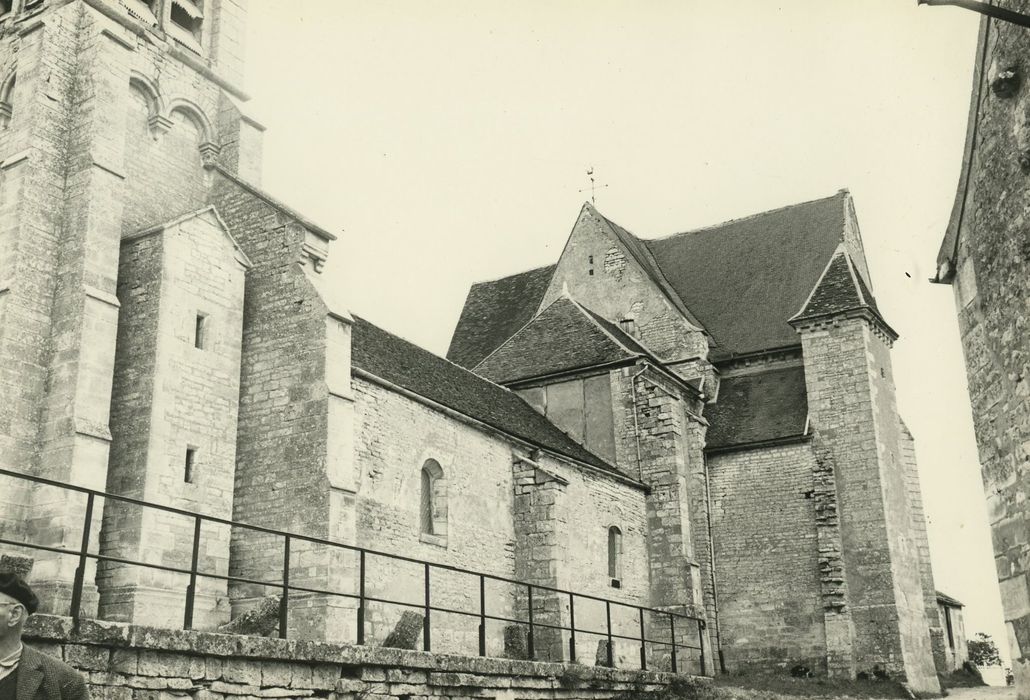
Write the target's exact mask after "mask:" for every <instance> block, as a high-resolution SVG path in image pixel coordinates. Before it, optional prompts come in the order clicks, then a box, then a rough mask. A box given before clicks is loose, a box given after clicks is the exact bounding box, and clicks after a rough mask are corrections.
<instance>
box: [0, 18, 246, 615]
mask: <svg viewBox="0 0 1030 700" xmlns="http://www.w3.org/2000/svg"><path fill="white" fill-rule="evenodd" d="M245 19H246V0H0V468H3V469H8V470H12V471H18V472H23V473H30V474H34V475H37V476H41V477H45V478H49V479H54V480H57V481H61V482H66V483H71V484H77V485H81V486H85V487H89V488H94V489H100V490H105V489H110V488H111V487H112V486H115V487H120V488H124V493H125V495H132V496H136V497H146V498H148V499H156V500H158V501H165V502H167V501H168V500H169V499H170V498H172V496H171V495H169V494H160V493H155V492H153V491H152V490H149V489H148V487H147V486H146V484H145V482H146V479H144V478H142V477H141V476H140V472H146V471H148V470H150V469H151V468H152V464H153V461H154V459H158V461H161V460H163V459H165V458H164V457H163V456H161V455H155V454H153V449H152V448H153V445H151V446H150V447H147V446H138V449H136V450H135V452H134V451H133V450H132V449H131V446H127V447H126V450H127V451H126V452H125V455H123V456H124V457H125V461H124V462H123V468H124V470H125V471H126V473H127V474H136V476H137V479H136V482H135V484H134V483H133V480H132V478H127V477H126V476H125V475H124V474H123V475H121V476H119V477H118V479H111V478H109V461H111V460H112V449H113V448H112V443H113V441H117V440H118V439H119V430H121V432H122V434H123V435H124V436H125V437H124V439H125V440H129V439H130V436H132V438H131V439H139V440H143V439H144V438H145V435H146V434H147V432H146V431H145V430H142V427H141V426H128V427H126V426H119V425H117V422H116V421H114V422H113V420H112V416H113V412H112V387H113V386H115V387H117V385H118V382H117V380H116V378H117V375H118V374H119V373H122V374H123V375H124V378H125V383H126V385H130V384H132V383H133V382H136V383H138V384H139V386H140V387H142V389H141V391H145V390H146V387H147V381H148V374H147V370H146V361H145V360H144V359H142V358H141V357H137V356H134V355H133V354H131V353H130V354H126V353H118V359H117V361H116V339H119V338H120V336H119V333H120V330H119V326H120V324H122V325H123V329H122V330H123V331H124V321H125V319H124V318H121V316H122V315H123V314H124V310H123V307H124V306H125V305H126V301H125V300H126V298H127V297H126V295H127V294H129V295H131V294H132V293H133V289H136V288H126V289H122V286H121V285H120V284H119V275H120V271H119V262H120V260H121V262H122V264H123V267H124V265H125V263H126V260H125V258H124V256H125V255H126V250H127V241H132V240H135V239H136V238H137V237H139V236H140V235H141V234H144V233H147V232H159V231H164V228H163V226H164V224H166V223H168V222H170V221H175V220H176V218H177V217H183V216H184V215H186V214H188V213H190V212H199V211H200V210H202V209H203V207H205V205H206V204H207V203H208V200H209V193H208V190H209V186H210V175H209V174H208V173H209V171H210V168H209V167H208V168H206V167H205V166H211V165H212V164H213V163H217V164H218V166H219V167H221V168H224V169H225V171H226V172H230V173H232V174H234V175H239V176H240V177H242V178H246V179H247V180H249V181H252V182H256V181H257V180H258V177H259V169H260V160H261V157H260V154H261V131H262V129H261V127H260V126H259V125H258V124H256V122H254V121H252V120H251V119H249V118H248V117H246V116H245V115H244V114H243V111H242V110H243V108H242V104H243V103H244V102H245V101H246V99H247V97H246V94H245V93H244V92H243V90H242V81H243V73H244V61H243V52H244V47H243V43H244V34H245ZM205 216H206V218H205V219H204V221H205V222H206V223H204V224H203V226H207V227H209V228H211V229H212V230H216V229H218V228H219V227H222V226H221V224H220V223H219V222H218V221H216V220H215V217H211V216H209V215H205ZM178 223H179V224H182V221H179V222H178ZM198 226H201V224H196V225H193V228H192V229H190V230H199V229H198V228H197V227H198ZM187 228H189V226H187ZM222 228H224V227H222ZM190 235H192V234H190ZM210 235H211V236H216V235H221V234H215V233H212V234H210ZM182 237H183V240H186V239H187V238H188V235H187V234H185V233H184V234H182ZM169 240H170V239H169ZM205 240H207V239H205ZM219 240H221V239H219ZM131 248H132V246H131V245H129V247H128V249H131ZM223 249H224V250H223ZM168 250H171V248H169V249H168ZM219 250H223V253H224V255H225V256H227V258H226V259H231V258H233V255H234V253H233V250H234V249H233V247H232V245H231V244H226V245H225V246H222V248H220V249H219ZM237 258H239V256H237ZM241 259H242V258H241ZM241 259H238V260H237V262H240V260H241ZM233 264H235V263H233V262H231V260H230V262H228V263H226V266H227V268H226V269H229V268H232V265H233ZM241 265H242V263H241ZM244 268H245V265H242V266H241V267H239V270H240V271H238V272H233V273H232V274H234V275H236V276H237V277H239V278H240V279H242V277H241V276H242V274H243V272H242V270H243V269H244ZM233 269H235V268H233ZM122 276H123V277H124V276H125V271H124V270H123V271H122ZM234 279H236V278H235V277H234ZM233 284H237V283H236V282H234V283H233ZM238 284H239V285H242V283H241V282H240V283H238ZM137 291H138V289H137ZM166 296H167V295H166ZM240 297H241V303H242V287H241V289H240ZM165 301H166V297H162V303H165ZM173 301H174V300H173ZM179 301H180V302H182V300H181V299H180V300H179ZM169 303H171V302H169ZM182 303H186V302H182ZM190 303H201V302H190ZM190 318H191V319H192V318H193V316H192V315H190ZM230 335H231V334H230ZM119 342H121V341H120V340H119ZM154 342H155V343H159V342H161V341H160V339H155V341H154ZM232 342H235V343H236V344H237V348H236V351H235V352H236V354H237V356H238V343H239V340H238V338H236V339H235V340H233V341H232ZM232 342H230V343H229V346H231V345H232ZM227 347H228V346H227ZM144 351H146V348H144V349H143V350H141V352H143V354H144V355H145V356H147V357H149V356H150V354H147V352H144ZM151 354H152V353H151ZM238 361H239V360H238V357H237V360H236V362H237V365H238ZM237 381H238V370H237ZM166 400H168V401H172V402H174V401H178V400H179V399H178V397H171V398H168V397H166ZM117 401H118V397H117V396H115V405H114V406H115V409H117ZM153 415H156V414H153ZM233 415H234V414H233ZM233 420H235V418H234V419H233ZM137 428H140V429H137ZM223 428H224V431H225V432H226V434H227V435H229V441H230V442H232V443H233V444H234V442H235V441H234V437H235V423H233V424H232V425H231V426H229V425H226V426H223ZM126 445H128V443H126ZM148 450H149V451H148ZM184 454H185V452H184ZM132 455H137V456H139V455H142V457H139V458H138V459H135V461H133V459H132V458H131V457H132ZM184 459H185V457H184ZM225 459H226V460H227V461H228V463H229V464H230V465H232V464H233V462H234V460H235V456H234V454H232V455H228V456H226V457H225ZM168 461H169V462H171V461H174V460H171V458H168ZM162 463H163V462H162ZM112 464H114V462H113V461H112ZM176 468H177V467H176ZM230 469H231V467H230ZM0 481H2V482H3V483H0V534H2V535H3V536H4V537H5V538H9V539H14V540H24V541H31V542H34V543H37V544H42V545H49V546H53V547H61V548H66V549H77V548H78V546H79V544H80V542H81V538H82V533H83V523H84V521H85V519H86V518H85V516H86V499H85V497H84V496H83V495H82V494H76V493H72V492H67V491H62V490H59V489H57V488H53V487H47V486H32V487H29V486H27V485H26V484H25V483H24V482H14V481H12V480H11V479H9V478H6V477H0ZM228 490H229V502H230V503H229V506H228V509H229V510H228V512H221V513H219V514H222V515H226V516H228V515H230V514H231V491H232V487H231V471H230V473H229V486H228ZM211 507H213V506H212V504H203V503H202V504H199V505H198V508H201V509H204V510H210V508H211ZM104 508H105V504H102V503H100V502H97V503H96V504H95V507H94V509H93V511H92V522H91V523H90V525H91V527H90V539H91V541H92V545H91V551H94V552H95V551H97V547H98V545H99V538H100V532H101V522H102V519H103V518H104V516H103V511H104ZM219 510H222V511H224V510H225V509H219ZM226 548H227V545H226ZM11 553H13V554H17V555H25V556H31V557H33V559H34V560H35V561H34V564H33V569H32V573H31V578H32V580H33V582H34V586H35V587H37V588H38V589H39V590H40V592H41V594H42V595H41V598H42V599H44V600H45V601H46V609H48V610H49V611H51V612H56V613H67V611H68V607H69V601H70V597H71V588H72V582H73V580H74V579H75V577H76V563H77V562H76V559H75V557H70V556H63V555H59V554H52V555H51V554H46V553H44V552H41V551H33V552H29V551H27V550H26V551H14V552H11ZM226 556H227V555H226ZM78 573H79V575H81V576H83V577H84V579H85V581H86V582H87V585H86V587H85V593H84V608H83V610H84V611H85V612H86V613H87V614H89V612H90V611H91V609H92V610H95V606H96V605H97V600H98V595H97V592H96V588H95V586H93V582H94V580H95V573H96V572H95V566H93V567H91V568H89V569H88V570H86V571H84V572H78Z"/></svg>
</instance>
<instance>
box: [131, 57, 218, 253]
mask: <svg viewBox="0 0 1030 700" xmlns="http://www.w3.org/2000/svg"><path fill="white" fill-rule="evenodd" d="M162 87H164V79H163V77H162ZM130 89H131V93H132V99H130V100H129V108H128V110H127V113H126V128H125V140H126V144H125V145H126V150H127V151H128V152H129V153H132V157H131V158H129V159H127V162H126V174H127V176H128V177H127V179H126V183H125V184H126V186H125V190H126V191H125V200H126V207H125V217H124V218H123V219H122V235H125V236H129V235H132V234H134V233H139V232H140V231H143V230H145V229H147V228H149V227H151V226H157V225H159V224H162V223H164V222H166V221H170V220H171V219H173V218H175V217H178V216H179V215H181V214H185V213H187V212H190V211H194V210H196V209H199V208H200V207H201V205H203V203H204V200H205V198H206V196H207V185H206V183H205V178H204V168H203V163H202V161H201V156H200V144H201V143H203V141H204V135H203V132H202V131H201V129H200V128H199V127H198V126H197V124H196V123H195V122H194V121H192V120H191V119H190V118H189V117H187V116H186V115H185V114H183V113H182V112H175V113H174V114H172V115H171V117H170V118H169V119H170V124H169V125H168V130H167V131H165V132H163V133H162V132H160V131H158V132H157V133H155V130H154V129H152V128H151V126H150V124H149V123H148V121H149V119H150V117H151V116H153V114H154V112H155V110H154V109H153V107H152V104H151V98H150V96H149V95H146V94H144V93H143V92H142V91H141V90H140V89H138V88H137V87H135V86H133V87H132V88H130Z"/></svg>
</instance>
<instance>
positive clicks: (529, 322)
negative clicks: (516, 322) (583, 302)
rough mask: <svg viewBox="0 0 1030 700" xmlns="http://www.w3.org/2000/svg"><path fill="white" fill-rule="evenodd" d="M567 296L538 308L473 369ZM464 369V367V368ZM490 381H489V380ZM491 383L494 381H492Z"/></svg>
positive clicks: (564, 294) (559, 297)
mask: <svg viewBox="0 0 1030 700" xmlns="http://www.w3.org/2000/svg"><path fill="white" fill-rule="evenodd" d="M563 289H564V290H565V291H566V292H567V291H568V290H567V289H566V288H565V287H563ZM567 296H568V295H567V294H566V293H562V294H559V295H558V296H557V297H556V298H555V300H554V301H552V302H551V303H550V304H548V305H547V306H545V307H544V308H542V309H537V311H536V313H535V314H533V315H532V316H531V317H530V318H529V320H528V321H526V322H525V323H523V324H522V326H521V327H519V329H518V330H517V331H515V332H514V333H512V334H511V335H509V336H508V337H507V338H505V339H504V342H503V343H501V344H500V345H498V346H497V347H496V348H494V349H493V350H491V351H490V353H489V354H488V355H486V357H484V358H483V359H482V360H480V361H479V362H477V363H476V365H475V367H473V368H472V369H476V367H481V366H482V365H483V363H484V362H486V361H487V360H489V359H490V358H491V357H493V356H494V355H496V354H497V353H498V352H499V351H500V350H501V348H503V347H504V346H505V345H507V344H508V343H510V342H511V341H512V340H513V339H514V338H515V336H517V335H519V334H520V333H522V331H524V330H526V329H527V328H529V326H530V324H532V323H533V321H535V320H536V319H537V317H539V316H540V314H542V313H543V312H545V311H547V310H548V309H549V308H551V307H552V306H554V305H555V304H557V303H558V302H559V301H561V300H562V299H565V298H566V297H567ZM568 298H569V299H571V298H572V297H571V296H568ZM448 362H450V360H448ZM463 369H464V368H463ZM466 371H468V372H472V370H466ZM472 374H476V373H475V372H472ZM476 376H477V377H479V376H481V375H479V374H476ZM488 381H489V380H488ZM491 383H492V382H491ZM497 386H502V385H501V384H498V385H497Z"/></svg>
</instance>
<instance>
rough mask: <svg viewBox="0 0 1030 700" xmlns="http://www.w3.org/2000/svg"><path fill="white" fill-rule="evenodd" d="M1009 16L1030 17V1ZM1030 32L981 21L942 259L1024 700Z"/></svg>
mask: <svg viewBox="0 0 1030 700" xmlns="http://www.w3.org/2000/svg"><path fill="white" fill-rule="evenodd" d="M1003 5H1004V7H1005V8H1006V9H1009V10H1013V11H1015V12H1021V13H1027V12H1028V11H1030V3H1028V2H1026V0H1008V1H1006V2H1004V3H1003ZM1028 56H1030V35H1028V34H1027V32H1026V29H1025V28H1023V27H1018V26H1016V25H1010V24H1007V23H1005V22H999V21H993V20H992V21H984V22H983V23H982V24H981V29H980V41H979V45H978V47H977V54H976V62H977V65H976V69H975V73H974V84H973V92H972V98H971V105H970V107H971V109H970V122H969V125H968V127H967V129H968V131H967V137H966V139H967V140H966V153H965V155H964V157H963V164H962V170H963V172H962V173H961V181H960V187H959V192H958V198H957V200H956V202H955V205H954V209H953V213H952V218H951V222H950V224H949V226H948V232H947V237H946V238H945V241H944V244H943V246H942V248H941V251H940V255H939V257H938V266H939V267H938V281H941V282H948V283H950V284H951V285H952V291H953V292H954V300H955V308H956V311H957V313H958V323H959V332H960V333H961V336H962V348H963V351H964V354H965V362H966V376H967V379H968V386H969V398H970V401H971V404H972V410H973V428H974V431H975V433H976V441H977V447H978V456H979V461H980V469H981V475H982V477H983V485H984V493H985V495H986V500H987V518H988V522H989V523H990V526H991V534H992V542H993V547H994V561H995V567H996V572H997V578H998V582H999V586H1000V589H1001V600H1002V609H1003V613H1004V618H1005V624H1006V628H1007V632H1008V640H1007V641H1008V644H1009V648H1010V651H1011V654H1012V658H1013V667H1012V670H1013V672H1014V674H1015V676H1016V685H1017V686H1018V687H1019V693H1020V695H1019V697H1020V698H1030V534H1028V533H1030V507H1028V505H1027V503H1028V501H1027V498H1026V497H1027V481H1028V479H1030V379H1028V377H1030V359H1028V354H1027V349H1028V348H1030V283H1028V280H1030V243H1028V237H1027V228H1026V201H1027V197H1028V194H1030V183H1028V181H1027V172H1028V170H1030V128H1028V124H1027V119H1026V114H1027V107H1028V104H1030V80H1028V79H1027V76H1028V69H1030V64H1028V61H1027V57H1028Z"/></svg>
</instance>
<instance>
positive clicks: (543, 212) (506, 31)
mask: <svg viewBox="0 0 1030 700" xmlns="http://www.w3.org/2000/svg"><path fill="white" fill-rule="evenodd" d="M977 21H978V16H977V15H974V14H973V13H971V12H968V11H965V10H959V9H956V8H946V7H943V8H927V7H917V6H916V2H915V0H861V1H859V0H807V1H801V0H796V1H782V2H774V1H773V0H737V1H736V2H710V1H709V2H699V1H685V0H674V1H673V0H668V1H664V0H650V1H649V2H647V3H630V2H605V1H603V0H593V1H591V2H587V1H585V0H584V1H573V0H563V1H562V2H557V3H555V2H542V1H537V2H533V1H529V2H526V1H523V2H518V3H513V2H508V1H505V2H494V1H491V0H472V1H468V2H460V1H458V0H447V1H446V2H432V3H428V2H416V1H414V0H412V1H410V2H391V1H379V2H376V3H369V2H352V1H349V0H294V1H293V2H290V3H271V2H267V0H254V2H252V3H251V25H250V31H249V45H248V55H249V57H250V65H249V71H248V73H249V78H248V80H249V82H248V86H247V87H248V89H249V91H250V92H251V93H252V94H253V95H254V97H255V99H254V100H253V103H252V104H253V107H254V112H255V115H256V116H257V117H258V119H259V120H261V121H262V122H264V123H265V124H266V125H267V126H268V127H269V131H268V133H267V135H266V161H265V163H266V164H265V186H266V187H267V189H269V190H270V191H271V192H273V193H274V194H277V195H279V196H281V197H282V198H284V199H285V200H286V201H288V202H290V203H291V204H293V205H295V206H297V207H298V208H299V209H300V210H302V211H304V212H306V213H307V214H308V215H310V216H311V217H312V218H314V219H315V220H316V221H319V222H320V223H322V224H323V225H325V226H326V227H327V228H329V229H331V230H333V231H336V232H338V233H339V234H340V240H339V241H338V242H337V244H336V245H335V247H334V249H333V251H332V253H331V256H330V264H329V266H328V267H327V272H326V274H327V275H333V276H334V277H336V278H337V280H338V283H339V284H340V285H341V286H342V288H343V289H344V290H345V294H346V297H345V298H347V299H349V303H350V308H351V310H353V311H355V312H356V313H359V314H361V315H363V316H365V317H366V318H368V319H369V320H371V321H373V322H375V323H377V324H379V325H381V326H383V327H385V328H386V329H388V330H391V331H393V332H395V333H397V334H399V335H402V336H404V337H406V338H408V339H410V340H413V341H415V342H417V343H419V344H420V345H423V346H424V347H427V348H429V349H430V350H433V351H435V352H437V353H439V354H443V353H444V352H445V351H446V348H447V343H448V341H449V339H450V334H451V331H452V330H453V328H454V324H455V322H456V321H457V317H458V314H459V312H460V310H461V305H462V302H463V300H464V296H465V293H466V291H467V289H468V287H469V285H470V284H471V283H472V282H474V281H477V280H483V279H490V278H495V277H500V276H503V275H506V274H510V273H513V272H517V271H521V270H524V269H528V268H531V267H536V266H539V265H543V264H548V263H551V262H554V261H555V259H556V258H557V257H558V254H559V253H560V251H561V247H562V245H563V243H564V242H565V239H566V237H567V235H568V233H569V231H570V229H571V227H572V224H573V222H574V220H575V217H576V215H577V213H578V211H579V208H580V205H581V204H582V202H583V200H584V199H585V197H587V196H588V195H587V194H585V193H584V192H583V191H582V190H583V188H585V187H587V186H588V181H587V178H586V175H585V171H586V169H587V168H588V167H590V166H594V167H595V168H596V171H597V176H598V178H599V181H600V182H601V183H603V184H607V188H605V189H602V190H600V191H599V193H598V197H597V206H598V208H599V209H600V210H601V211H602V212H603V213H604V214H605V215H606V216H608V217H610V218H612V219H613V220H615V221H617V222H619V223H620V224H622V225H623V226H625V227H626V228H628V229H629V230H630V231H632V232H633V233H635V234H637V235H639V236H642V237H655V236H660V235H666V234H670V233H674V232H678V231H683V230H688V229H691V228H696V227H698V226H703V225H707V224H712V223H717V222H719V221H723V220H726V219H731V218H736V217H740V216H744V215H748V214H751V213H754V212H758V211H762V210H765V209H771V208H775V207H779V206H783V205H786V204H790V203H793V202H799V201H804V200H807V199H813V198H816V197H823V196H826V195H829V194H832V193H833V192H835V191H837V190H838V189H840V188H842V187H847V188H849V189H850V190H851V192H852V194H853V195H854V197H855V204H856V207H857V210H858V218H859V223H860V225H861V228H862V233H863V237H864V240H865V247H866V252H867V255H868V258H869V263H870V266H871V269H872V277H873V284H874V287H875V293H876V295H877V299H878V302H879V304H880V307H881V309H883V311H884V313H885V316H886V318H887V320H888V322H889V323H890V324H891V325H892V326H894V328H896V329H897V330H898V331H899V332H900V333H901V339H900V340H899V341H898V343H897V345H896V346H895V351H894V364H895V377H896V380H897V385H898V401H899V404H900V407H901V410H902V414H903V416H904V418H905V420H906V422H907V423H908V425H909V427H910V429H911V430H912V432H913V434H914V435H915V437H916V441H917V449H918V455H919V460H920V471H921V475H922V483H923V489H924V497H925V501H926V507H927V513H928V516H929V519H930V536H931V546H932V548H933V559H934V566H935V575H936V578H937V586H938V588H939V589H941V590H943V591H945V592H947V593H949V594H951V595H952V596H954V597H956V598H959V599H960V600H962V601H963V602H965V603H966V604H967V606H968V607H967V615H966V616H967V624H966V626H967V632H969V633H970V636H971V635H972V633H974V632H977V631H985V632H988V633H991V634H992V635H993V636H994V637H995V639H996V640H998V641H999V643H1001V645H1002V646H1004V644H1003V641H1004V640H1005V639H1006V636H1005V632H1004V627H1003V626H1002V622H1001V609H1000V604H999V599H998V592H997V583H996V580H995V578H994V567H993V561H992V557H991V554H990V538H989V534H988V530H987V525H986V515H985V508H984V500H983V495H982V494H983V491H982V488H983V487H982V484H981V481H980V476H979V465H978V462H977V456H976V446H975V443H974V439H973V433H972V425H971V419H970V409H969V401H968V396H967V393H966V379H965V370H964V365H963V362H962V355H961V346H960V343H959V337H958V331H957V326H956V322H955V310H954V305H953V301H952V294H951V289H950V288H948V287H939V286H935V285H931V284H929V283H928V282H927V278H929V277H931V276H932V275H933V266H934V260H935V258H936V254H937V248H938V246H939V243H940V240H941V237H942V235H943V233H944V228H945V225H946V223H947V220H948V216H949V213H950V211H951V204H952V200H953V197H954V193H955V186H956V182H957V179H958V172H959V164H960V160H961V150H962V141H963V137H964V133H965V122H966V114H967V109H968V105H969V92H970V85H971V74H972V66H973V54H974V48H975V43H976V31H977Z"/></svg>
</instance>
